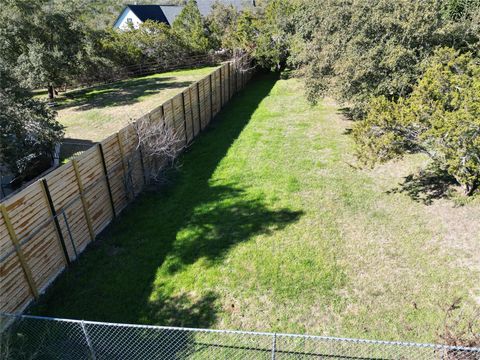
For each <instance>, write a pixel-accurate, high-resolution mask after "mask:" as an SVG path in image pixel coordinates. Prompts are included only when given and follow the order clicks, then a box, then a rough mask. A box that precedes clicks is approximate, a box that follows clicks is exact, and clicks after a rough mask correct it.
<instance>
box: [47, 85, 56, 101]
mask: <svg viewBox="0 0 480 360" xmlns="http://www.w3.org/2000/svg"><path fill="white" fill-rule="evenodd" d="M48 99H49V100H53V99H55V89H54V88H53V85H51V84H49V85H48Z"/></svg>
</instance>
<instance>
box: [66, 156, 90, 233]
mask: <svg viewBox="0 0 480 360" xmlns="http://www.w3.org/2000/svg"><path fill="white" fill-rule="evenodd" d="M72 165H73V170H74V171H75V177H76V179H77V185H78V190H79V192H80V200H81V201H82V206H83V212H84V214H85V220H87V227H88V232H89V233H90V239H91V241H93V240H95V232H94V231H93V225H92V219H91V218H90V213H89V212H88V204H87V200H86V199H85V195H84V194H83V190H84V189H83V183H82V179H81V178H80V172H79V171H78V164H77V159H72Z"/></svg>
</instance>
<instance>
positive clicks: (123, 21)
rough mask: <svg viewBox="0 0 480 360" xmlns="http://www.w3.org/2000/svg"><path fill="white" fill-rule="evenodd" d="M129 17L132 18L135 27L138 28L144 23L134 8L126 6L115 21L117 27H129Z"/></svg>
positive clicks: (124, 28) (122, 28)
mask: <svg viewBox="0 0 480 360" xmlns="http://www.w3.org/2000/svg"><path fill="white" fill-rule="evenodd" d="M128 19H132V24H133V27H134V28H135V29H138V27H139V26H140V24H141V23H142V21H141V20H140V19H139V18H138V17H137V15H135V14H134V13H133V11H132V10H130V8H126V9H125V10H124V11H123V13H122V15H121V16H120V17H119V18H118V20H117V22H116V23H115V28H117V29H120V30H126V29H128V27H129V26H128Z"/></svg>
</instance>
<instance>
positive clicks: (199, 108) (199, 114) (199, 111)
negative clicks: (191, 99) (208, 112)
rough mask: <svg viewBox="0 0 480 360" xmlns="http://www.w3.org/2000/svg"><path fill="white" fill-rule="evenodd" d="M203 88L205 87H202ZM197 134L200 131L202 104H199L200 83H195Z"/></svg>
mask: <svg viewBox="0 0 480 360" xmlns="http://www.w3.org/2000/svg"><path fill="white" fill-rule="evenodd" d="M204 88H205V87H204ZM197 106H198V129H199V130H198V132H200V131H202V104H200V82H197Z"/></svg>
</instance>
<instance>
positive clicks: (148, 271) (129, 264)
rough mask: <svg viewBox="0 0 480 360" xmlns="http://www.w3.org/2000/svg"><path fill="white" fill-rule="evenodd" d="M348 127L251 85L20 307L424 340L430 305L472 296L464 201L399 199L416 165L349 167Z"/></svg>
mask: <svg viewBox="0 0 480 360" xmlns="http://www.w3.org/2000/svg"><path fill="white" fill-rule="evenodd" d="M351 125H352V124H351V123H350V122H348V121H347V120H345V119H344V118H343V117H342V116H341V115H340V114H339V112H338V110H337V107H336V105H335V104H334V103H333V102H332V101H328V100H325V101H323V102H322V103H320V104H319V105H317V106H314V107H312V106H310V105H308V104H307V102H306V100H305V98H304V96H303V89H302V85H301V82H300V81H299V80H296V79H289V80H278V79H277V78H276V77H275V76H273V75H259V76H258V78H257V79H256V80H254V81H252V83H251V84H250V85H249V86H248V88H247V90H246V91H244V92H243V93H241V94H239V95H237V96H236V97H235V98H234V99H233V100H232V101H231V103H230V104H229V105H227V107H226V109H225V110H224V111H222V113H221V114H220V115H219V117H218V119H217V120H216V121H215V122H214V123H213V124H212V126H210V128H209V129H208V130H207V131H205V133H204V134H203V135H202V136H201V137H200V138H199V139H198V140H197V141H196V143H195V144H194V145H193V146H192V148H191V149H189V151H188V152H187V153H186V154H184V156H183V157H182V160H181V164H182V166H181V168H180V170H179V171H178V173H177V174H175V175H174V176H173V175H172V177H171V179H172V183H171V185H169V186H168V187H166V188H165V189H164V190H163V191H161V192H146V193H144V194H143V195H142V196H141V197H140V198H139V199H138V200H137V201H136V202H135V203H134V204H133V205H132V206H131V207H130V208H128V209H127V210H126V211H125V212H124V213H123V214H122V215H121V217H120V218H119V219H118V220H116V222H115V224H114V225H113V226H111V227H110V228H109V230H108V231H107V232H106V233H105V234H104V235H103V236H102V238H101V239H100V240H98V242H97V243H96V244H94V246H93V247H92V248H90V249H89V250H88V251H87V252H86V253H85V254H84V255H83V256H82V257H81V259H80V260H79V261H78V262H77V263H75V264H74V265H73V266H72V267H71V268H70V269H69V270H68V271H67V272H66V273H65V274H64V275H62V276H61V278H60V280H59V281H57V282H56V284H55V285H54V286H53V287H52V288H51V289H50V290H49V291H48V293H47V294H46V295H45V296H44V297H43V300H42V301H41V303H40V304H39V305H37V306H36V307H34V308H33V309H32V310H31V312H32V313H35V314H40V315H49V316H58V317H68V318H79V319H89V320H101V321H113V322H126V323H147V324H161V325H176V326H194V327H212V328H229V329H243V330H263V331H277V332H295V333H310V334H326V335H336V336H347V337H362V338H378V339H391V340H411V341H428V342H431V341H438V340H439V339H438V337H437V329H438V328H439V327H441V324H442V322H443V313H444V309H446V308H447V307H448V306H449V305H450V304H451V303H452V302H453V301H454V300H455V299H456V298H457V297H462V303H461V307H462V309H461V311H463V314H464V316H465V318H468V313H469V311H471V310H472V309H474V307H475V306H478V302H479V299H480V297H479V295H480V287H479V284H480V282H479V281H478V280H479V270H480V269H479V266H480V265H479V264H480V262H479V261H478V260H479V254H480V245H479V244H480V242H479V241H478V240H479V235H478V234H479V233H480V232H479V230H480V229H479V226H480V225H479V221H478V219H479V216H480V206H479V204H478V200H472V201H468V202H465V203H463V204H461V206H460V205H459V204H458V203H456V202H454V201H453V200H452V199H449V198H441V199H435V200H433V201H432V202H425V201H419V199H418V198H415V197H413V196H412V194H411V192H408V191H399V190H398V189H399V187H400V188H401V187H402V185H401V184H402V183H403V182H404V177H405V176H407V175H409V174H411V173H415V172H416V171H418V169H419V168H420V167H421V166H423V165H425V164H426V160H425V159H424V158H423V157H421V156H412V157H409V158H407V159H405V160H403V161H400V162H396V163H390V164H387V165H384V166H381V167H379V168H376V169H374V170H361V169H358V168H357V167H356V166H355V160H354V158H353V155H352V152H353V151H352V148H353V143H352V139H351V136H350V135H349V131H348V129H349V128H350V127H351ZM399 184H400V185H399ZM403 188H405V184H404V185H403Z"/></svg>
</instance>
